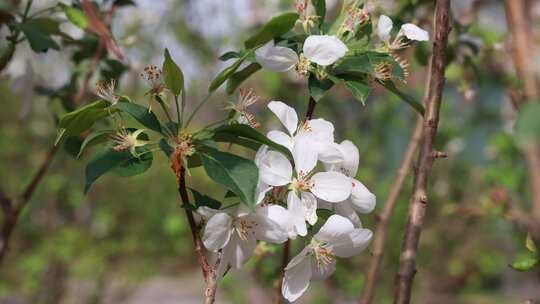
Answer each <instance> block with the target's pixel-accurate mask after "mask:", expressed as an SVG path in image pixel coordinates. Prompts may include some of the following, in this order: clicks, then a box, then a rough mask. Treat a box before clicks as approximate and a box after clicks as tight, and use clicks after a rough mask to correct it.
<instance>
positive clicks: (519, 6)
mask: <svg viewBox="0 0 540 304" xmlns="http://www.w3.org/2000/svg"><path fill="white" fill-rule="evenodd" d="M525 2H526V1H524V0H506V1H505V8H506V9H505V11H506V20H507V23H508V28H509V29H510V31H511V33H512V43H513V45H512V46H513V49H512V58H513V61H514V66H515V68H516V72H517V75H518V78H519V79H520V80H521V83H522V85H523V86H522V89H523V94H520V95H521V96H522V98H516V99H515V102H514V103H513V104H514V107H515V110H516V111H519V109H520V107H521V105H522V104H524V103H527V102H537V101H538V97H539V90H540V88H539V87H538V82H537V79H536V75H535V68H534V65H532V64H530V59H531V58H532V57H533V50H534V37H533V35H532V32H531V30H532V22H531V16H530V7H528V5H527V4H526V3H525ZM525 156H526V159H527V163H528V166H527V168H528V171H529V177H530V181H531V190H532V198H533V203H532V211H531V212H530V215H529V214H526V213H524V217H523V219H522V220H521V222H523V224H526V226H527V227H528V229H529V232H530V233H531V236H532V237H533V239H534V240H535V242H536V243H540V227H539V226H540V144H539V143H538V142H533V143H530V144H529V145H528V146H527V147H526V151H525Z"/></svg>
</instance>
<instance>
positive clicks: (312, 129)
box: [297, 118, 334, 144]
mask: <svg viewBox="0 0 540 304" xmlns="http://www.w3.org/2000/svg"><path fill="white" fill-rule="evenodd" d="M301 134H309V135H310V136H312V138H313V140H314V141H315V142H317V143H318V142H320V143H325V144H326V143H333V142H334V125H333V124H332V123H331V122H329V121H327V120H324V119H322V118H317V119H311V120H308V121H307V122H305V123H304V125H303V126H302V127H301V128H300V130H299V132H298V134H297V135H301Z"/></svg>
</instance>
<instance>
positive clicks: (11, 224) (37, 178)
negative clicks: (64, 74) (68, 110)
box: [0, 1, 114, 265]
mask: <svg viewBox="0 0 540 304" xmlns="http://www.w3.org/2000/svg"><path fill="white" fill-rule="evenodd" d="M31 2H32V1H30V2H29V4H30V3H31ZM28 11H29V6H27V8H26V9H25V16H26V15H27V14H28ZM113 12H114V6H113V7H112V8H111V9H110V11H109V14H108V20H109V21H108V22H110V19H111V18H112V14H113ZM100 45H101V40H100ZM103 53H104V46H98V48H97V50H96V54H95V55H94V58H93V61H92V64H91V67H90V70H89V71H88V72H87V73H86V75H85V78H84V81H83V86H82V88H81V90H80V91H79V92H78V93H77V95H76V96H74V103H75V104H76V105H77V104H79V103H81V101H82V98H83V97H84V95H85V93H86V91H87V90H88V83H89V81H90V79H91V78H92V75H93V73H94V72H95V70H96V69H97V66H98V64H99V61H100V60H101V59H102V58H103ZM58 147H59V146H58V145H52V146H51V147H50V148H49V150H48V151H47V154H46V155H45V158H44V160H43V162H42V163H41V165H40V167H39V169H38V171H37V172H36V174H35V175H34V177H33V178H32V180H31V181H30V183H29V184H28V186H27V187H26V188H25V189H24V190H23V192H22V193H21V194H20V195H19V196H18V197H16V198H15V199H10V198H8V197H7V195H6V194H5V193H2V194H1V196H2V197H1V200H2V210H3V212H4V221H3V223H2V227H1V230H0V265H1V264H2V261H3V260H4V257H5V255H6V253H7V251H8V249H9V242H10V239H11V236H12V234H13V230H14V229H15V226H16V225H17V222H18V220H19V215H20V213H21V212H22V210H23V209H24V208H25V206H26V205H27V203H28V202H29V201H30V198H31V197H32V195H33V194H34V192H35V190H36V188H37V187H38V185H39V183H40V182H41V181H42V180H43V177H44V176H45V175H46V173H47V171H48V170H49V168H50V165H51V163H52V160H53V158H54V156H55V155H56V153H57V152H58ZM6 202H9V205H8V204H7V203H6Z"/></svg>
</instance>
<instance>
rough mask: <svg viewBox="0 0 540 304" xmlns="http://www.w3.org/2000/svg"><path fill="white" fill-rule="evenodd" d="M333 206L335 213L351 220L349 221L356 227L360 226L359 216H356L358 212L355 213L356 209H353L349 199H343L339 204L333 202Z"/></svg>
mask: <svg viewBox="0 0 540 304" xmlns="http://www.w3.org/2000/svg"><path fill="white" fill-rule="evenodd" d="M334 206H335V209H336V214H339V215H341V216H344V217H346V218H347V219H349V221H351V223H353V224H354V227H357V228H361V227H362V222H361V221H360V217H358V214H356V211H355V210H354V209H353V207H352V206H351V203H350V202H349V201H344V202H341V203H339V204H334Z"/></svg>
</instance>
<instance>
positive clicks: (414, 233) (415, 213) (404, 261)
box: [394, 0, 450, 304]
mask: <svg viewBox="0 0 540 304" xmlns="http://www.w3.org/2000/svg"><path fill="white" fill-rule="evenodd" d="M434 28H435V37H434V42H433V54H432V56H431V65H430V70H429V73H428V75H429V76H428V77H429V79H430V81H429V85H428V87H427V88H426V90H427V94H426V98H425V100H424V103H425V107H426V114H425V116H424V121H423V132H422V142H421V146H420V153H419V154H418V163H417V170H416V172H415V175H414V183H413V191H412V196H411V199H410V203H409V214H408V218H407V224H406V227H405V235H404V238H403V244H402V246H401V254H400V265H399V270H398V273H397V275H396V280H395V285H394V303H396V304H408V303H410V301H411V290H412V285H413V280H414V275H415V274H416V254H417V251H418V243H419V240H420V234H421V232H422V226H423V223H424V216H425V212H426V207H427V204H428V196H427V183H428V177H429V174H430V172H431V167H432V165H433V161H434V160H435V157H434V156H433V143H434V140H435V137H436V134H437V127H438V124H439V111H440V107H441V100H442V93H443V89H444V83H445V77H444V71H445V67H446V48H447V44H448V35H449V33H450V0H438V1H437V4H436V8H435V27H434Z"/></svg>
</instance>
